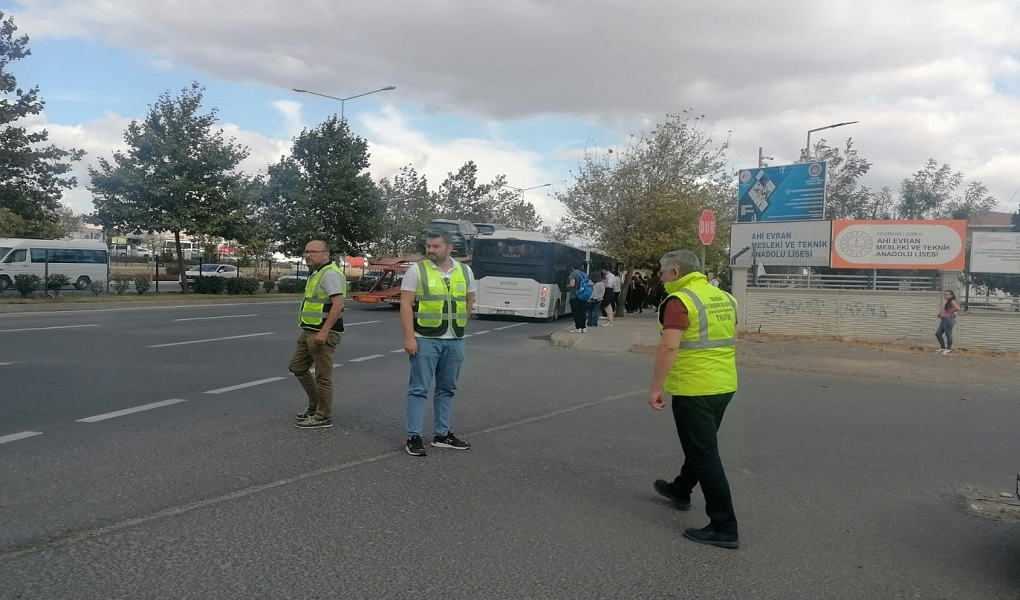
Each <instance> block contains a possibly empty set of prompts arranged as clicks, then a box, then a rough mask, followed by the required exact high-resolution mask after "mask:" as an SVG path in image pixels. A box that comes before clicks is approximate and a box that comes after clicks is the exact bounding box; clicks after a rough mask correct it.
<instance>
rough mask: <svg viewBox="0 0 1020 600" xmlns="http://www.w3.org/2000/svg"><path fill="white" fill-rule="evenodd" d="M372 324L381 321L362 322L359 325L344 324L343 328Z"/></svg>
mask: <svg viewBox="0 0 1020 600" xmlns="http://www.w3.org/2000/svg"><path fill="white" fill-rule="evenodd" d="M372 323H382V321H362V322H360V323H344V327H354V326H355V325H371V324H372Z"/></svg>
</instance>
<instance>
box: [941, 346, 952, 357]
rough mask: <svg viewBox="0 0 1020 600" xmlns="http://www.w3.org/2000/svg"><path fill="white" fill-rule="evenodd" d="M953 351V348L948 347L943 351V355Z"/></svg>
mask: <svg viewBox="0 0 1020 600" xmlns="http://www.w3.org/2000/svg"><path fill="white" fill-rule="evenodd" d="M952 351H953V349H952V348H946V349H945V350H943V351H942V356H945V355H947V354H949V353H950V352H952Z"/></svg>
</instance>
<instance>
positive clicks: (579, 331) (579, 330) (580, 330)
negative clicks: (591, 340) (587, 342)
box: [567, 327, 584, 333]
mask: <svg viewBox="0 0 1020 600" xmlns="http://www.w3.org/2000/svg"><path fill="white" fill-rule="evenodd" d="M583 332H584V330H582V329H578V328H577V327H575V328H573V329H571V330H570V331H568V332H567V333H583Z"/></svg>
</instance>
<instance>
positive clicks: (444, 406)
mask: <svg viewBox="0 0 1020 600" xmlns="http://www.w3.org/2000/svg"><path fill="white" fill-rule="evenodd" d="M425 251H426V253H427V258H426V259H424V260H422V261H421V262H419V263H418V264H417V265H415V266H414V267H412V268H410V269H408V270H407V272H406V273H405V274H404V281H403V282H402V283H401V284H400V326H401V328H402V329H403V332H404V352H406V353H407V356H408V362H409V363H410V365H411V375H410V378H409V381H408V384H407V400H406V403H405V417H406V433H407V442H406V444H405V450H406V451H407V453H408V454H410V455H411V456H426V455H427V453H426V451H425V444H424V443H423V442H422V439H421V432H422V428H423V427H424V421H425V402H426V401H427V400H428V395H429V388H431V387H432V382H433V381H435V392H434V393H433V411H434V414H433V421H434V424H433V428H434V431H433V433H434V436H433V438H432V445H433V446H435V447H436V448H450V449H453V450H467V449H469V448H471V444H469V443H468V442H465V441H463V440H460V439H458V438H457V436H455V435H454V434H453V432H452V431H451V430H450V421H451V417H452V413H453V396H454V392H456V390H457V379H458V378H459V377H460V369H461V366H462V365H463V364H464V330H465V329H466V327H467V322H468V317H469V316H470V315H471V307H472V305H474V302H475V294H476V292H477V285H476V283H475V276H474V273H472V272H471V268H470V267H468V266H467V265H465V264H464V263H461V262H457V261H456V260H454V259H453V258H452V257H451V254H452V253H453V238H452V236H451V235H450V233H449V232H448V231H438V230H435V231H429V232H428V233H427V234H426V242H425Z"/></svg>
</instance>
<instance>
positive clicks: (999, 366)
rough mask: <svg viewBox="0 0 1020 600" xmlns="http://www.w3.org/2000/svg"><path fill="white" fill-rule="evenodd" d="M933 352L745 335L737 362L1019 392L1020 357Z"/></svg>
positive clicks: (891, 345) (867, 343) (991, 353)
mask: <svg viewBox="0 0 1020 600" xmlns="http://www.w3.org/2000/svg"><path fill="white" fill-rule="evenodd" d="M934 350H935V346H934V344H932V346H931V347H929V348H922V347H920V346H896V345H893V344H883V343H875V342H863V341H855V340H832V339H819V338H810V337H797V336H779V335H765V334H741V336H740V340H739V342H738V346H737V362H738V364H739V365H740V366H743V367H753V368H762V369H776V370H788V371H805V372H809V373H826V374H830V375H844V376H849V377H855V376H862V377H868V378H880V379H891V380H901V381H911V382H919V383H930V384H934V385H954V384H965V385H977V386H987V387H988V388H990V389H1002V390H1010V389H1016V385H1017V382H1018V381H1020V354H1017V353H1002V352H998V353H997V352H986V351H976V350H966V349H963V350H954V351H953V353H952V354H949V355H947V356H940V355H939V354H938V353H936V352H935V351H934ZM961 399H962V400H967V398H961Z"/></svg>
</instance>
